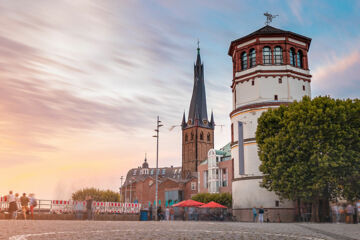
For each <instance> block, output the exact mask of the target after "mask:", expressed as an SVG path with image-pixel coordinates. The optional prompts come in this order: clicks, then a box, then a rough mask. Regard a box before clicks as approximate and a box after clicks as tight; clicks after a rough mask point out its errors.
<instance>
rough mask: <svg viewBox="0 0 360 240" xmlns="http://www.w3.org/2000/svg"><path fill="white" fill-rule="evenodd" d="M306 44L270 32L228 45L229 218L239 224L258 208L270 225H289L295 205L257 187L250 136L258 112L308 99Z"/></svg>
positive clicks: (254, 151) (256, 164) (298, 38)
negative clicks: (230, 74)
mask: <svg viewBox="0 0 360 240" xmlns="http://www.w3.org/2000/svg"><path fill="white" fill-rule="evenodd" d="M310 42H311V39H310V38H308V37H305V36H301V35H299V34H296V33H293V32H289V31H283V30H280V29H277V28H274V27H271V26H265V27H263V28H261V29H259V30H257V31H255V32H253V33H251V34H249V35H247V36H244V37H242V38H239V39H237V40H234V41H232V42H231V45H230V48H229V52H228V54H229V55H230V56H231V57H232V61H233V80H232V85H231V88H232V96H233V98H232V105H233V111H232V112H231V113H230V119H231V155H232V158H233V161H234V179H233V183H232V195H233V196H232V197H233V214H234V215H235V216H236V217H237V219H238V220H240V221H250V220H251V219H252V214H251V208H252V207H253V206H256V207H260V206H263V207H264V208H265V209H266V210H267V214H268V216H267V217H268V218H269V219H270V221H279V220H281V221H293V218H294V214H295V212H294V203H293V202H291V201H286V200H283V201H281V200H280V199H279V197H278V196H277V195H276V194H274V193H273V192H269V191H267V190H266V189H264V188H261V187H260V185H259V184H260V182H261V180H262V173H261V172H260V170H259V165H260V160H259V157H258V152H257V151H258V147H257V144H256V140H255V132H256V128H257V120H258V118H259V117H260V116H261V114H262V113H263V112H265V111H267V110H268V109H271V108H277V107H279V106H280V105H287V104H290V103H291V102H293V101H295V100H298V101H299V100H301V99H302V97H303V96H310V94H311V89H310V81H311V75H310V72H309V67H308V50H309V47H310Z"/></svg>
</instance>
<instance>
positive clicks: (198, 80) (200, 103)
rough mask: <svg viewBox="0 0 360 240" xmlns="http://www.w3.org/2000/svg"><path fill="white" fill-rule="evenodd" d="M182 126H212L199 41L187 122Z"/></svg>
mask: <svg viewBox="0 0 360 240" xmlns="http://www.w3.org/2000/svg"><path fill="white" fill-rule="evenodd" d="M182 126H183V128H185V127H186V126H201V127H208V128H213V127H212V126H211V125H210V124H209V120H208V115H207V108H206V93H205V82H204V65H203V64H202V63H201V57H200V46H199V41H198V47H197V58H196V64H195V65H194V87H193V93H192V97H191V102H190V108H189V116H188V122H187V124H186V125H184V124H182Z"/></svg>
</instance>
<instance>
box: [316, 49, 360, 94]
mask: <svg viewBox="0 0 360 240" xmlns="http://www.w3.org/2000/svg"><path fill="white" fill-rule="evenodd" d="M312 85H313V88H314V90H315V93H316V94H322V95H332V96H333V97H340V98H348V97H353V98H355V97H359V92H360V51H359V50H355V51H353V52H352V53H350V54H348V55H345V56H343V57H337V56H336V55H335V54H334V55H332V56H331V55H330V57H329V59H327V62H326V63H325V64H323V65H320V66H318V67H317V68H316V69H315V71H314V72H313V81H312Z"/></svg>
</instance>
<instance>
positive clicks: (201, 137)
mask: <svg viewBox="0 0 360 240" xmlns="http://www.w3.org/2000/svg"><path fill="white" fill-rule="evenodd" d="M200 140H204V133H203V132H200Z"/></svg>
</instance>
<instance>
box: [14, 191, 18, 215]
mask: <svg viewBox="0 0 360 240" xmlns="http://www.w3.org/2000/svg"><path fill="white" fill-rule="evenodd" d="M18 202H19V194H18V193H15V211H14V219H17V214H18V210H19V205H18Z"/></svg>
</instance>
